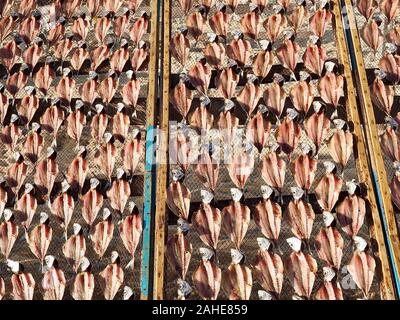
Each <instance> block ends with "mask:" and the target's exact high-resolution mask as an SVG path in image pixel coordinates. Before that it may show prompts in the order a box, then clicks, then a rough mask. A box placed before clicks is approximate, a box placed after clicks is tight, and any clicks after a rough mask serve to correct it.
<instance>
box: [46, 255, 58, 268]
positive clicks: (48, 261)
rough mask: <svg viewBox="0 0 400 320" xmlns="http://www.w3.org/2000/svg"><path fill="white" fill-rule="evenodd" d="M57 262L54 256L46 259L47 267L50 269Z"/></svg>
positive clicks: (48, 256)
mask: <svg viewBox="0 0 400 320" xmlns="http://www.w3.org/2000/svg"><path fill="white" fill-rule="evenodd" d="M55 261H56V258H55V257H54V256H52V255H47V256H45V257H44V262H45V263H46V267H47V268H49V269H50V268H52V267H53V265H54V262H55Z"/></svg>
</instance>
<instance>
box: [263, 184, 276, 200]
mask: <svg viewBox="0 0 400 320" xmlns="http://www.w3.org/2000/svg"><path fill="white" fill-rule="evenodd" d="M273 193H274V189H272V188H271V187H270V186H268V185H263V186H261V194H262V197H263V199H265V200H267V199H269V198H271V195H272V194H273Z"/></svg>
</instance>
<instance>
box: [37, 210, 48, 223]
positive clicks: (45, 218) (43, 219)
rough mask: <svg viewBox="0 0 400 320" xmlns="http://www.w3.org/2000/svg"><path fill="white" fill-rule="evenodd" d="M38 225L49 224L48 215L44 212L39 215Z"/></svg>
mask: <svg viewBox="0 0 400 320" xmlns="http://www.w3.org/2000/svg"><path fill="white" fill-rule="evenodd" d="M39 221H40V224H47V223H48V222H49V215H48V214H47V213H46V212H43V211H42V212H41V213H40V220H39Z"/></svg>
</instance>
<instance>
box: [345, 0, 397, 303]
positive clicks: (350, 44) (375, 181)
mask: <svg viewBox="0 0 400 320" xmlns="http://www.w3.org/2000/svg"><path fill="white" fill-rule="evenodd" d="M340 2H341V7H342V21H348V19H349V17H348V13H347V8H346V4H345V3H344V1H343V0H341V1H340ZM343 27H344V30H345V39H346V42H347V47H348V49H349V53H350V62H351V67H352V69H353V71H355V72H356V74H358V66H357V61H356V58H355V48H354V43H353V40H352V36H351V29H350V28H349V27H348V26H347V27H346V26H345V25H344V26H343ZM365 125H367V124H364V126H365ZM367 149H368V148H367ZM369 165H370V171H371V173H372V182H373V187H374V192H375V194H376V198H377V205H378V211H379V217H380V220H381V223H382V226H383V231H384V239H385V246H386V248H387V251H388V253H389V258H390V264H391V272H392V276H393V278H394V283H395V287H396V291H397V292H396V297H397V298H398V299H399V296H400V278H399V275H398V274H397V272H396V262H395V258H394V255H393V250H392V247H391V245H390V239H389V232H388V226H387V222H386V218H385V210H384V206H383V200H382V195H381V190H380V187H379V181H378V178H377V174H376V172H375V170H374V169H373V168H372V165H371V163H370V164H369Z"/></svg>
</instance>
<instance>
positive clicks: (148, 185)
mask: <svg viewBox="0 0 400 320" xmlns="http://www.w3.org/2000/svg"><path fill="white" fill-rule="evenodd" d="M150 9H151V34H150V62H149V68H148V74H149V84H148V96H147V109H146V147H145V152H146V156H145V172H144V195H143V197H144V201H143V247H142V261H141V275H140V277H141V281H140V299H141V300H148V299H149V298H151V292H152V286H151V285H152V279H151V278H152V270H153V266H152V260H153V258H152V254H151V252H152V249H153V243H152V239H153V238H154V234H153V232H152V231H153V230H154V228H153V220H154V212H155V210H154V207H155V203H154V202H155V195H156V194H155V190H154V188H155V181H154V180H155V179H154V175H155V157H154V153H155V143H154V141H155V122H156V119H155V114H156V112H155V109H156V108H155V106H156V104H157V97H158V53H159V51H158V41H159V39H158V34H159V3H158V0H151V1H150Z"/></svg>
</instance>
